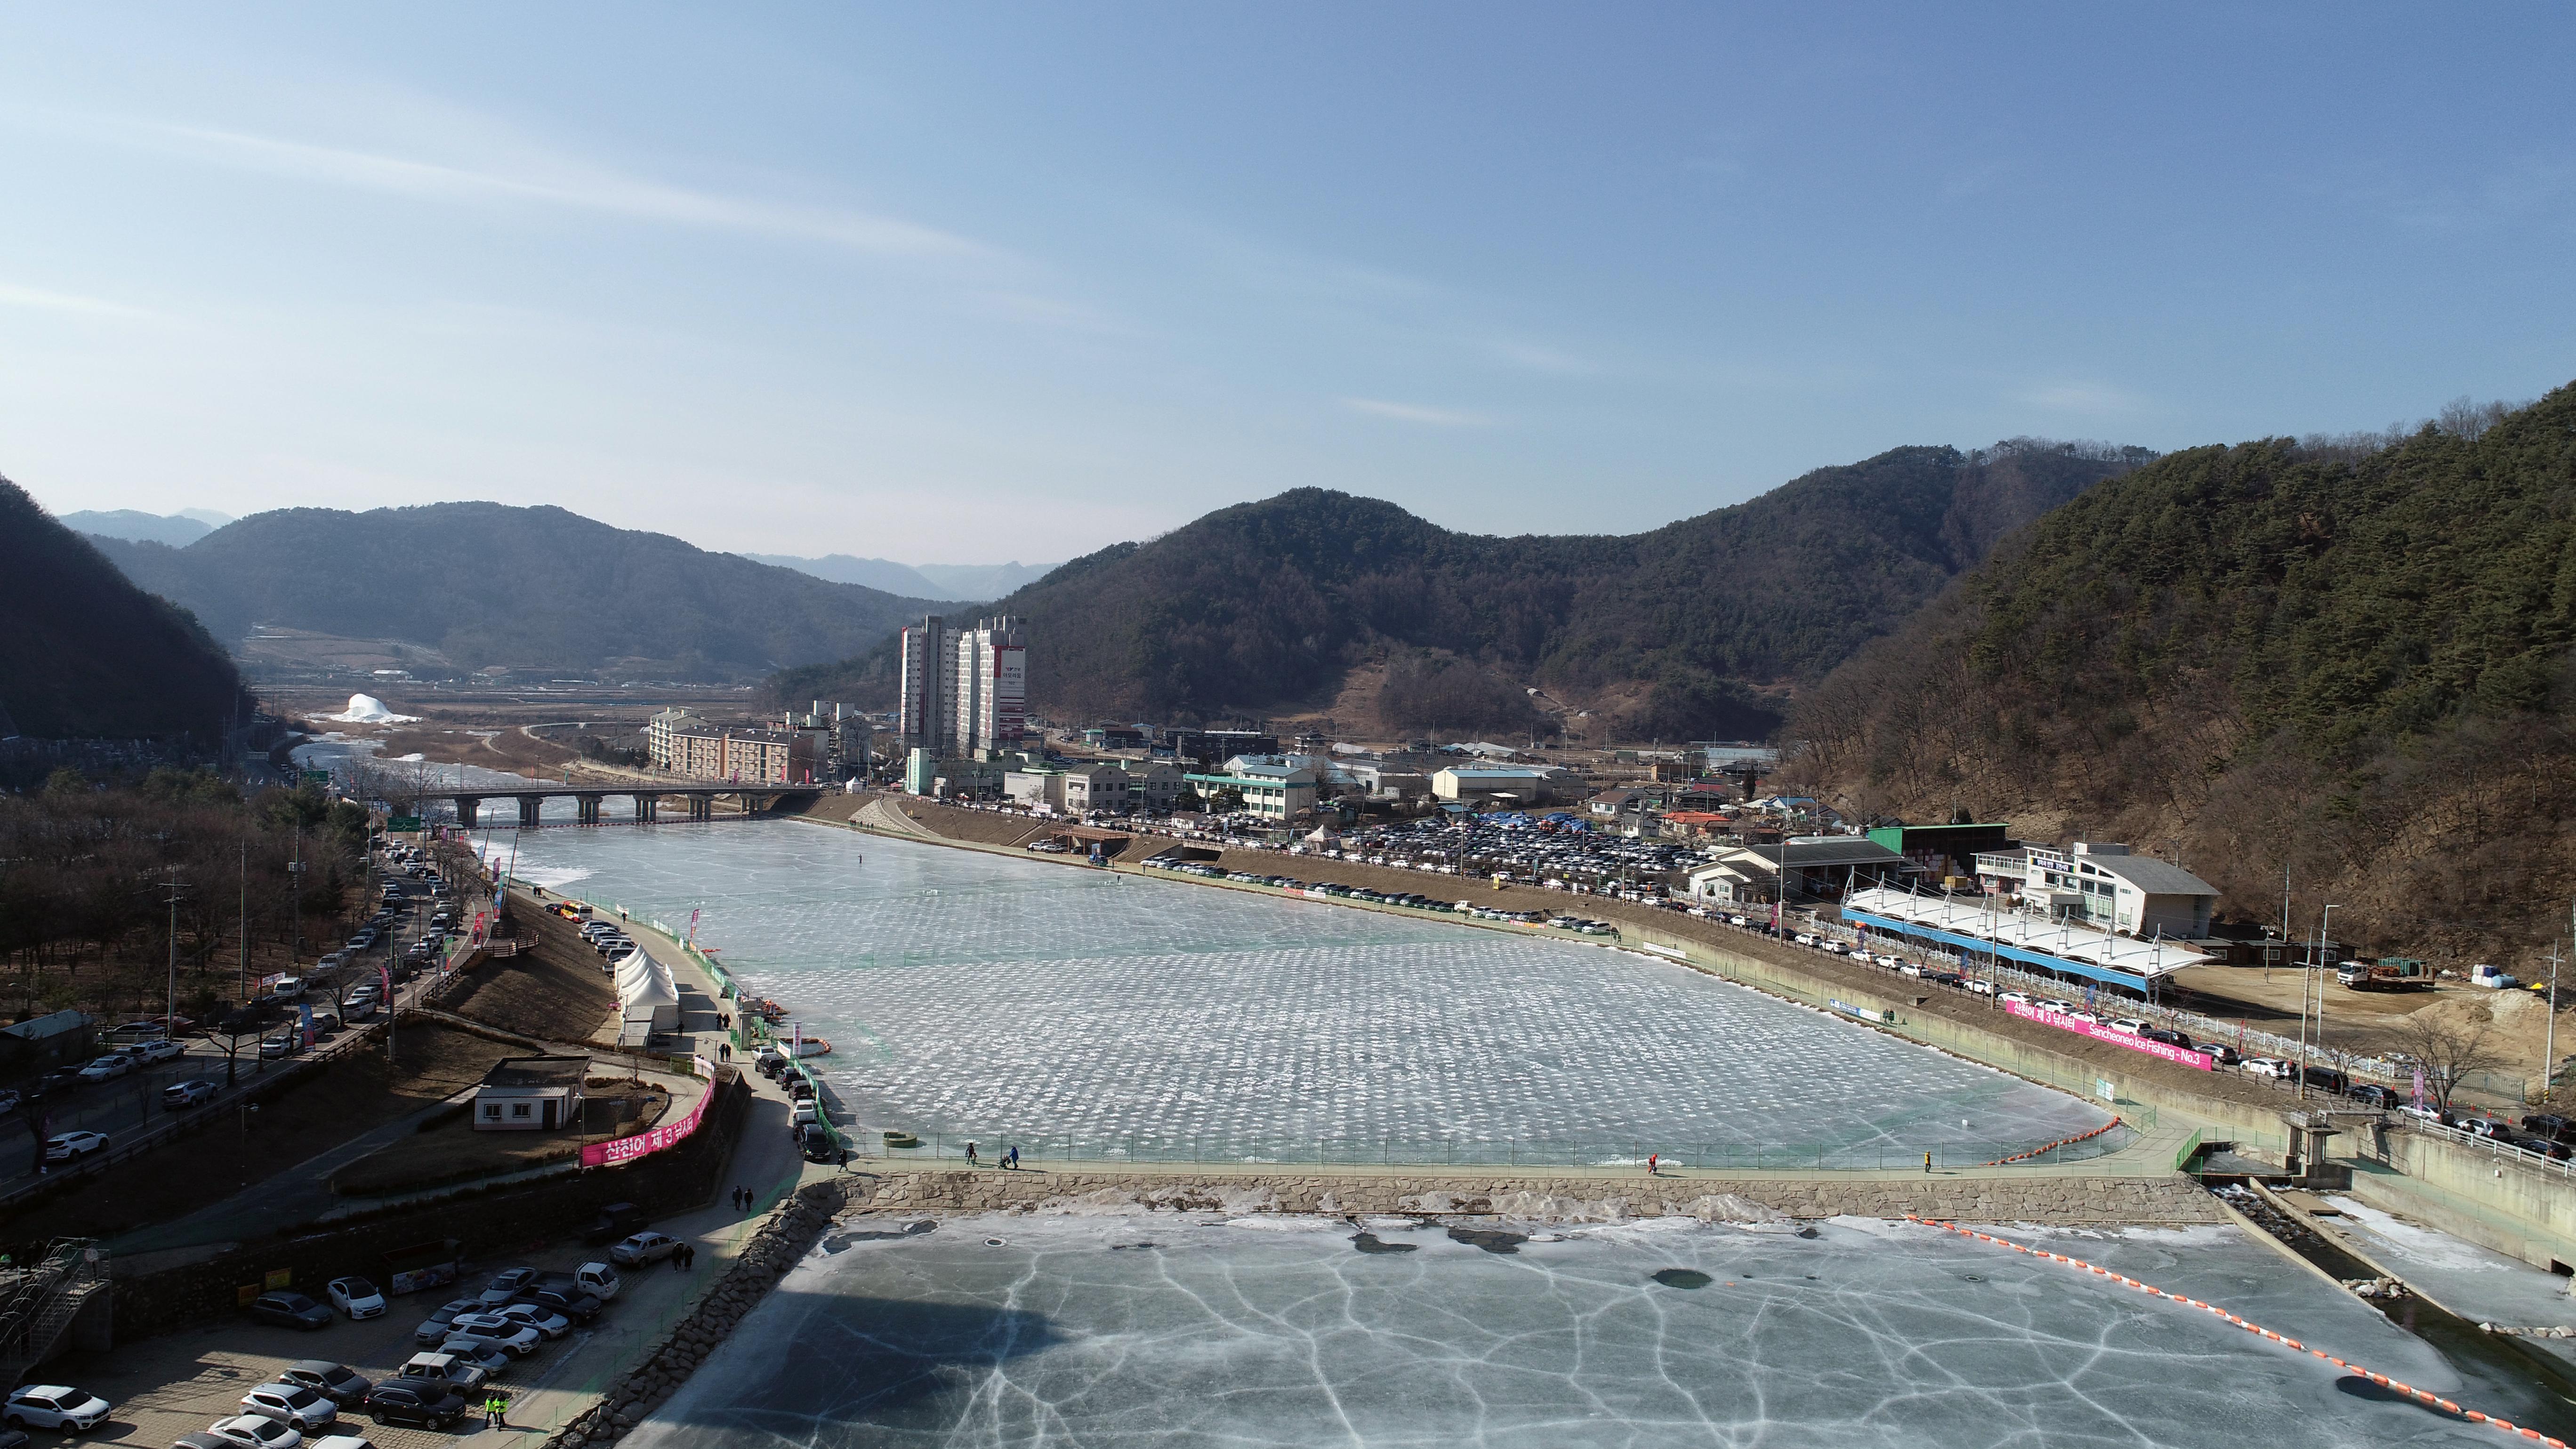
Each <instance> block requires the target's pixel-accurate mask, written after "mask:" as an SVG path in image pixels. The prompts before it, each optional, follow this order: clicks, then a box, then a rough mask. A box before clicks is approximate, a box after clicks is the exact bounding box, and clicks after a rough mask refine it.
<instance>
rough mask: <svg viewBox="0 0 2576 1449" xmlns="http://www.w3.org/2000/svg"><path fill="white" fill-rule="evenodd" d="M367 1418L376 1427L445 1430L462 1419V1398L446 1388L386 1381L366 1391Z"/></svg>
mask: <svg viewBox="0 0 2576 1449" xmlns="http://www.w3.org/2000/svg"><path fill="white" fill-rule="evenodd" d="M366 1409H367V1417H368V1418H370V1419H373V1420H375V1421H376V1422H377V1423H379V1424H418V1425H420V1426H421V1427H423V1428H428V1429H444V1428H446V1427H447V1426H448V1425H450V1424H453V1423H455V1422H456V1421H457V1420H459V1419H462V1418H464V1417H465V1396H464V1395H463V1394H460V1393H458V1392H456V1391H455V1390H454V1389H451V1388H449V1387H447V1386H446V1385H445V1384H438V1383H430V1382H428V1381H426V1380H422V1381H419V1382H414V1383H399V1382H392V1381H388V1382H386V1383H381V1384H378V1385H376V1386H375V1387H374V1388H372V1389H370V1390H368V1391H367V1401H366Z"/></svg>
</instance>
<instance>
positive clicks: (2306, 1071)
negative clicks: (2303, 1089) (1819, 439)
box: [2299, 1067, 2352, 1096]
mask: <svg viewBox="0 0 2576 1449" xmlns="http://www.w3.org/2000/svg"><path fill="white" fill-rule="evenodd" d="M2299 1072H2300V1075H2302V1076H2303V1077H2305V1078H2306V1079H2307V1083H2308V1085H2309V1086H2311V1087H2317V1088H2321V1089H2323V1090H2325V1091H2329V1092H2333V1093H2335V1094H2336V1095H2338V1096H2340V1095H2342V1094H2343V1093H2345V1092H2348V1091H2350V1090H2352V1078H2350V1077H2347V1076H2345V1075H2344V1074H2343V1073H2341V1072H2338V1071H2336V1070H2335V1069H2334V1068H2332V1067H2301V1068H2300V1069H2299Z"/></svg>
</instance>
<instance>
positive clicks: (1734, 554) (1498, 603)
mask: <svg viewBox="0 0 2576 1449" xmlns="http://www.w3.org/2000/svg"><path fill="white" fill-rule="evenodd" d="M2153 456H2154V455H2153V454H2151V453H2148V452H2146V451H2145V450H2143V449H2112V448H2106V447H2101V446H2097V445H2075V444H2060V443H2044V442H2038V441H2033V440H2027V439H2024V440H2016V441H2013V442H2008V443H2003V444H1998V445H1997V446H1996V447H1994V448H1991V449H1986V450H1982V451H1980V452H1977V453H1974V454H1964V453H1961V452H1960V451H1958V450H1957V449H1954V448H1941V447H1917V448H1899V449H1896V450H1893V451H1891V452H1888V453H1883V454H1881V455H1879V456H1878V457H1875V458H1871V459H1869V460H1867V461H1865V462H1861V463H1856V464H1852V465H1850V466H1848V467H1840V468H1826V469H1820V470H1818V471H1816V472H1814V473H1810V474H1808V475H1806V476H1804V477H1802V478H1799V479H1797V480H1795V481H1793V482H1791V483H1788V484H1785V485H1783V486H1782V487H1780V488H1777V489H1774V490H1772V491H1771V492H1769V493H1766V494H1764V495H1762V496H1761V497H1758V498H1755V499H1752V500H1750V501H1748V502H1745V503H1741V504H1737V505H1734V506H1732V507H1727V508H1721V509H1718V510H1716V511H1714V512H1710V513H1705V514H1701V515H1699V516H1697V517H1694V518H1688V519H1684V520H1682V521H1680V522H1678V523H1673V524H1670V525H1667V526H1666V527H1663V528H1660V529H1656V530H1654V531H1652V532H1649V533H1643V534H1636V535H1630V536H1624V537H1620V536H1599V537H1546V536H1523V537H1517V538H1492V537H1481V536H1477V535H1470V534H1460V533H1453V532H1450V531H1449V530H1447V529H1443V528H1440V527H1438V526H1436V525H1433V524H1431V523H1429V522H1426V521H1425V520H1423V519H1420V518H1417V517H1415V516H1413V515H1412V514H1410V513H1407V512H1405V511H1404V510H1403V509H1401V508H1398V507H1396V506H1395V505H1394V504H1391V503H1385V502H1381V501H1378V500H1375V499H1369V498H1357V497H1353V496H1351V495H1349V494H1345V493H1337V492H1332V491H1329V490H1325V489H1320V488H1301V489H1297V490H1294V491H1292V492H1288V493H1283V494H1280V495H1279V496H1277V497H1274V498H1269V499H1265V500H1262V501H1260V502H1257V503H1247V504H1242V505H1239V506H1236V507H1232V508H1227V509H1222V510H1219V511H1218V512H1215V513H1212V514H1209V515H1207V516H1206V517H1203V518H1201V519H1199V520H1197V521H1196V522H1194V523H1191V524H1189V525H1187V526H1185V527H1183V528H1180V529H1177V530H1174V531H1173V532H1171V533H1169V534H1166V535H1164V536H1162V537H1160V538H1157V539H1155V540H1153V541H1152V542H1150V543H1144V544H1134V543H1127V544H1119V545H1116V546H1114V547H1112V548H1108V549H1104V550H1102V551H1100V552H1098V553H1095V554H1092V555H1089V556H1087V557H1084V558H1079V559H1075V560H1074V561H1072V562H1071V563H1068V564H1065V565H1064V566H1063V567H1061V568H1058V569H1056V570H1054V571H1053V572H1052V573H1050V574H1048V575H1047V576H1046V577H1045V578H1043V579H1041V580H1039V581H1038V582H1036V583H1034V584H1032V585H1029V586H1028V587H1026V588H1023V589H1020V590H1018V591H1016V592H1014V593H1012V594H1010V595H1008V596H1006V597H1004V598H1002V599H1000V600H998V601H995V602H994V603H992V604H991V605H990V606H989V607H988V608H987V609H986V610H984V611H983V612H989V613H1008V614H1015V615H1019V616H1022V617H1023V618H1025V619H1026V620H1027V627H1028V631H1029V638H1030V641H1031V647H1030V651H1029V661H1030V664H1029V692H1030V699H1031V702H1032V704H1033V705H1034V706H1035V707H1036V708H1038V709H1039V710H1041V711H1042V712H1044V713H1047V714H1050V715H1053V716H1056V717H1058V718H1065V719H1081V718H1092V717H1100V718H1140V719H1191V718H1218V717H1224V716H1229V715H1235V714H1264V713H1281V712H1290V711H1295V710H1300V709H1303V710H1316V709H1327V708H1329V709H1334V710H1337V711H1339V712H1340V713H1341V714H1349V715H1354V716H1359V715H1366V716H1371V717H1373V722H1375V723H1378V724H1381V725H1383V726H1385V727H1389V728H1404V729H1416V728H1433V727H1448V728H1455V729H1494V730H1508V729H1517V728H1523V727H1535V726H1540V725H1542V724H1543V723H1544V720H1543V719H1542V715H1543V714H1545V713H1561V708H1560V706H1561V705H1565V704H1579V705H1585V706H1587V707H1591V708H1593V709H1595V710H1597V711H1601V712H1606V713H1615V714H1616V715H1618V716H1619V717H1620V718H1621V720H1622V721H1623V730H1624V731H1626V732H1629V733H1644V734H1649V735H1658V736H1661V737H1664V738H1672V739H1680V738H1689V737H1691V736H1693V735H1697V734H1703V733H1705V734H1710V735H1723V736H1738V735H1760V734H1764V733H1766V732H1767V731H1768V730H1769V729H1770V728H1771V726H1772V725H1773V724H1774V723H1776V721H1777V712H1776V704H1775V702H1773V700H1772V699H1770V698H1766V697H1765V696H1764V695H1763V694H1761V693H1759V692H1757V691H1759V690H1762V689H1765V688H1771V687H1777V686H1784V685H1787V684H1790V683H1793V682H1796V681H1799V680H1806V679H1813V678H1816V677H1819V676H1821V675H1822V674H1823V673H1824V672H1825V671H1827V670H1829V669H1831V668H1832V667H1833V666H1834V665H1836V664H1839V663H1841V662H1842V661H1843V660H1844V659H1845V658H1847V657H1849V656H1850V654H1851V652H1852V651H1853V650H1855V649H1857V648H1858V647H1859V646H1860V645H1861V644H1863V643H1864V642H1866V641H1867V640H1869V639H1871V638H1874V637H1876V636H1878V635H1880V634H1882V633H1884V632H1886V631H1887V630H1889V629H1892V628H1894V627H1896V626H1897V625H1898V624H1900V623H1902V622H1903V621H1904V620H1905V618H1906V617H1907V616H1908V615H1910V614H1911V613H1913V611H1914V610H1915V609H1916V608H1918V607H1920V606H1921V605H1922V604H1923V603H1924V602H1925V601H1926V600H1928V599H1930V598H1932V597H1933V596H1934V595H1935V594H1937V593H1939V592H1940V591H1941V589H1942V588H1943V587H1945V586H1946V585H1947V584H1948V583H1949V581H1950V580H1951V579H1952V578H1954V577H1956V576H1957V575H1958V574H1960V573H1961V572H1963V571H1965V570H1966V569H1968V568H1970V567H1972V566H1974V565H1975V564H1976V563H1977V562H1979V561H1980V560H1981V559H1983V558H1984V557H1985V556H1986V554H1987V552H1988V551H1989V550H1991V549H1992V548H1993V547H1994V545H1995V544H1996V542H1997V541H1998V540H2000V539H2001V538H2003V537H2004V536H2005V535H2006V534H2008V533H2010V532H2011V531H2012V530H2014V529H2016V528H2019V527H2021V526H2022V525H2024V524H2027V523H2028V522H2030V521H2031V520H2032V519H2034V518H2037V517H2039V516H2040V515H2041V514H2043V513H2045V512H2047V511H2048V510H2049V509H2051V508H2054V507H2056V506H2058V505H2059V504H2062V503H2064V502H2066V501H2067V500H2069V499H2071V498H2074V497H2075V496H2077V495H2078V494H2080V493H2082V492H2083V491H2084V490H2085V489H2086V488H2088V487H2090V486H2092V485H2093V484H2095V483H2097V482H2099V481H2101V480H2102V479H2104V478H2107V477H2111V476H2114V475H2116V474H2118V473H2121V472H2124V471H2127V470H2128V469H2130V468H2133V467H2135V466H2137V465H2138V464H2139V463H2142V462H2144V461H2146V460H2147V459H2149V458H2151V457H2153ZM893 674H894V652H893V650H892V649H891V648H890V647H883V646H881V647H880V648H878V649H876V650H873V651H871V652H870V653H869V654H868V655H865V656H860V657H856V658H852V659H849V660H844V661H841V662H840V663H838V664H834V665H829V666H819V667H814V668H807V669H801V670H795V671H789V672H787V673H786V674H783V675H782V676H780V677H779V678H778V679H776V680H774V681H773V688H774V689H775V690H776V691H778V692H779V693H780V694H781V695H782V696H793V697H798V698H804V697H811V696H812V695H813V694H814V693H816V692H818V691H819V692H820V693H821V694H824V695H835V694H837V695H839V696H840V697H845V698H861V697H869V696H871V695H874V696H879V697H882V696H885V695H887V694H888V693H889V692H890V690H891V685H892V679H893ZM1534 689H1536V690H1543V691H1545V692H1546V695H1545V697H1542V696H1538V695H1533V694H1532V693H1531V692H1530V691H1532V690H1534ZM1355 722H1357V721H1356V720H1355Z"/></svg>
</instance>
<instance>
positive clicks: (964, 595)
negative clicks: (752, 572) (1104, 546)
mask: <svg viewBox="0 0 2576 1449" xmlns="http://www.w3.org/2000/svg"><path fill="white" fill-rule="evenodd" d="M743 557H744V558H747V559H753V560H756V561H758V562H760V563H765V564H775V565H777V566H778V567H780V568H786V569H795V570H797V571H799V572H801V573H809V574H812V575H813V576H814V577H816V578H818V579H830V580H832V581H833V582H834V583H842V584H863V585H865V586H867V587H868V588H871V589H883V590H885V591H886V592H888V593H892V594H908V595H913V596H917V597H920V598H938V599H956V600H961V601H964V602H969V603H975V602H982V601H984V600H988V599H998V598H1000V597H1002V596H1003V595H1004V594H1007V593H1009V592H1011V591H1012V590H1013V589H1017V588H1021V587H1023V586H1025V585H1028V584H1032V583H1035V582H1037V581H1038V580H1039V579H1042V578H1044V577H1046V575H1047V574H1048V573H1050V572H1052V571H1053V570H1054V569H1055V568H1056V565H1054V564H1040V565H1037V566H1035V567H1032V566H1030V565H1027V564H1023V563H1021V562H1020V561H1019V560H1017V559H1013V560H1012V561H1011V562H1009V563H1004V564H899V563H896V562H895V561H894V560H892V559H883V558H856V557H853V556H851V555H849V554H846V553H834V554H825V555H824V556H823V557H821V558H798V557H796V556H794V555H792V554H783V553H747V554H744V555H743Z"/></svg>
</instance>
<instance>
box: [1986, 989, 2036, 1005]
mask: <svg viewBox="0 0 2576 1449" xmlns="http://www.w3.org/2000/svg"><path fill="white" fill-rule="evenodd" d="M1995 1000H1997V1001H2018V1002H2020V1003H2021V1004H2022V1005H2024V1006H2028V1005H2030V997H2029V996H2027V995H2025V994H2024V993H2022V992H2019V991H1999V992H1996V993H1995Z"/></svg>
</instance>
